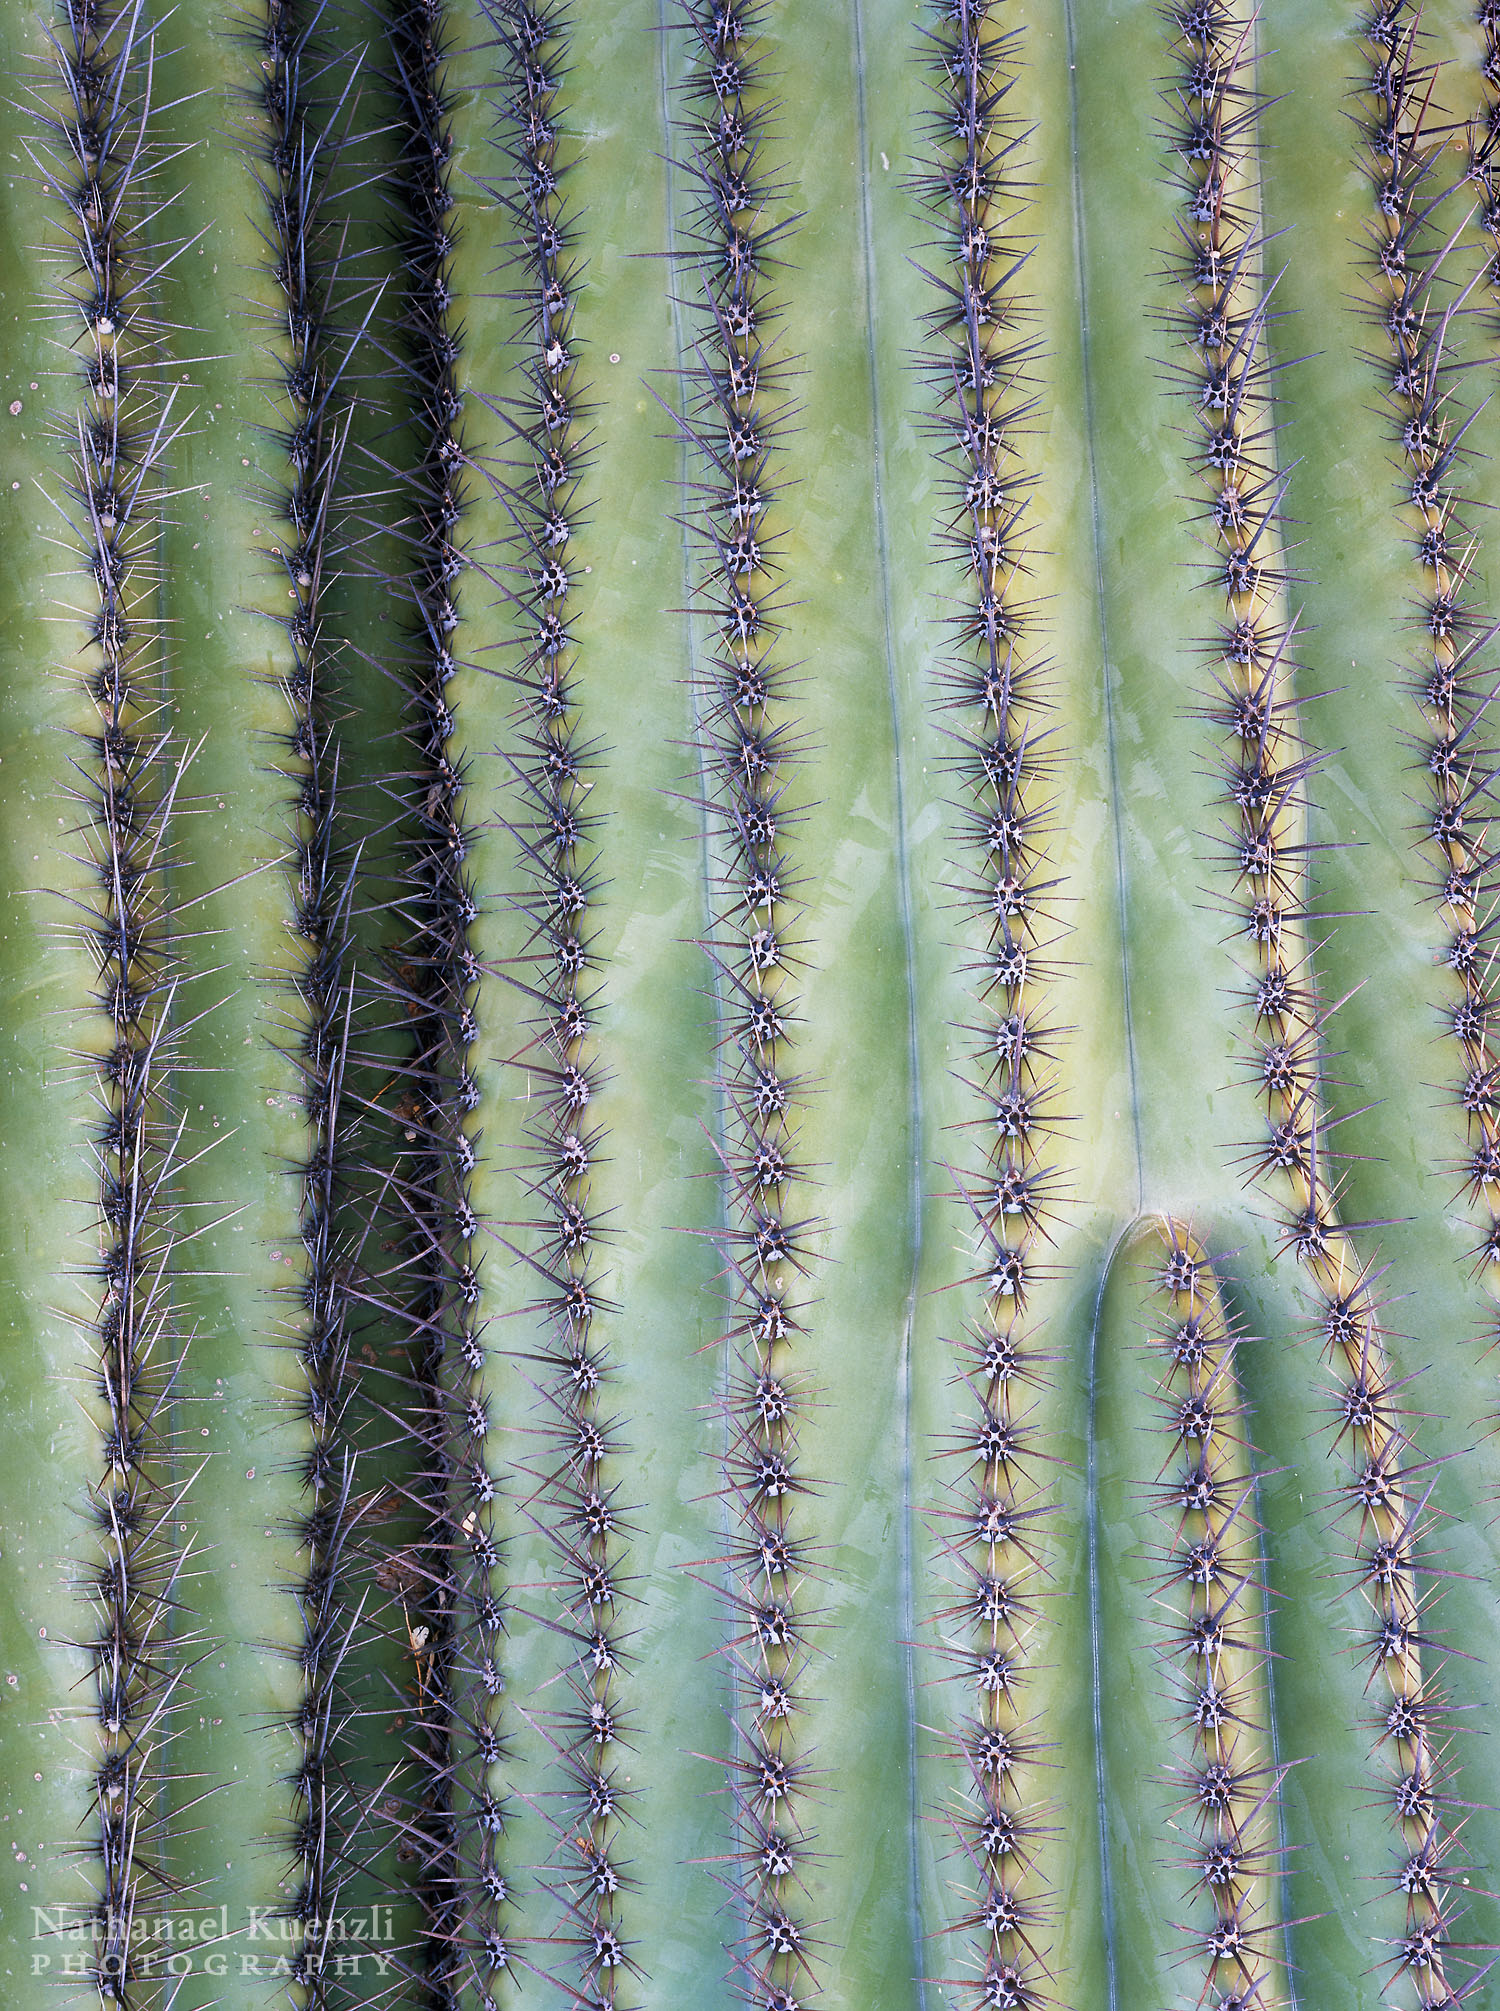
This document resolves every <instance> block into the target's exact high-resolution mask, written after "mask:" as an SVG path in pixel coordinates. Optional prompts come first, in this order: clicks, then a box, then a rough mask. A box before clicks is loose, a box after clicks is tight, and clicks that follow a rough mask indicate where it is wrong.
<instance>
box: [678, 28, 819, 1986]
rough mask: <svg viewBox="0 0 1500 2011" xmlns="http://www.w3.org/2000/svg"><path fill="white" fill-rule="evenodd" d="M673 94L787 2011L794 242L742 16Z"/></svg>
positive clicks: (739, 1868)
mask: <svg viewBox="0 0 1500 2011" xmlns="http://www.w3.org/2000/svg"><path fill="white" fill-rule="evenodd" d="M684 28H685V32H686V36H687V40H688V48H689V59H688V63H687V66H686V70H685V75H684V77H683V80H682V83H681V86H680V89H681V93H682V101H683V106H684V112H685V116H684V118H683V120H682V125H683V128H684V130H685V132H686V133H687V134H688V135H690V145H689V147H688V148H687V150H686V151H685V156H684V158H683V160H682V162H681V163H680V166H679V174H680V176H681V179H682V182H683V185H684V187H685V189H686V190H687V192H688V199H687V202H686V204H685V206H684V214H683V216H682V218H681V220H680V237H679V247H678V249H679V258H680V262H681V267H682V268H686V269H688V270H690V271H691V272H692V273H693V274H694V275H695V277H696V280H697V287H696V290H695V292H694V294H693V295H692V297H691V299H690V306H691V308H692V309H693V310H694V311H695V313H696V325H695V328H694V332H693V335H692V337H691V341H690V345H689V349H688V353H687V354H686V355H685V356H684V358H683V361H682V380H683V387H684V397H685V401H686V402H685V409H684V410H683V411H682V413H681V414H680V415H679V417H678V422H677V423H678V426H679V430H680V433H681V436H682V439H683V441H684V443H685V445H686V447H687V450H688V464H689V471H690V472H689V479H688V485H687V496H688V503H689V508H688V511H687V514H686V517H685V519H684V521H685V523H686V525H687V527H688V531H689V535H690V537H691V539H692V541H693V543H694V545H695V546H696V549H697V553H698V555H699V556H698V562H697V564H696V566H695V569H694V570H695V578H694V599H695V607H694V609H693V614H694V616H695V617H696V627H697V630H698V635H697V642H696V654H697V657H698V664H697V668H696V671H695V687H696V694H697V717H698V743H699V744H698V756H699V764H700V775H701V778H702V784H703V788H704V805H705V809H706V812H707V815H708V818H709V823H710V846H711V852H712V860H713V865H712V885H713V887H714V889H715V890H716V894H717V901H718V905H717V910H716V913H715V916H714V926H713V929H712V932H711V934H710V936H709V937H708V939H707V940H706V942H705V949H706V950H707V953H708V956H709V958H710V959H711V962H712V967H713V970H714V972H715V976H716V981H717V987H718V992H719V1001H720V1014H721V1028H722V1031H721V1038H720V1054H721V1076H720V1081H719V1095H720V1104H721V1111H722V1125H723V1131H722V1139H723V1142H722V1146H721V1152H722V1158H723V1167H724V1193H725V1202H726V1211H727V1221H726V1224H725V1226H724V1228H723V1229H722V1231H721V1232H720V1246H721V1249H722V1252H723V1257H724V1267H725V1268H724V1277H725V1280H726V1289H727V1297H728V1301H729V1314H728V1320H727V1323H726V1330H725V1336H724V1347H725V1355H726V1361H727V1365H728V1366H727V1380H726V1386H725V1389H724V1392H723V1403H724V1412H725V1451H724V1457H723V1468H722V1495H721V1498H722V1500H723V1503H724V1512H725V1520H726V1534H727V1548H726V1552H725V1555H724V1557H723V1558H721V1559H720V1560H718V1569H719V1570H720V1571H721V1572H722V1573H723V1574H724V1575H723V1577H722V1579H721V1580H720V1583H721V1584H722V1587H723V1595H724V1598H725V1601H726V1606H727V1612H728V1625H729V1646H728V1652H729V1655H730V1657H731V1660H732V1677H731V1680H732V1683H733V1691H734V1695H733V1724H734V1742H733V1747H732V1750H731V1751H730V1753H729V1754H728V1755H727V1756H726V1758H725V1761H724V1765H725V1769H726V1774H727V1781H728V1789H729V1794H730V1797H731V1800H732V1806H733V1810H734V1816H733V1829H732V1836H733V1844H732V1850H733V1856H732V1858H731V1860H730V1862H731V1864H732V1866H733V1871H732V1874H731V1875H730V1877H729V1878H728V1880H727V1883H728V1886H729V1890H730V1896H731V1902H732V1904H733V1905H734V1907H735V1909H736V1911H737V1913H738V1915H739V1943H738V1948H737V1951H736V1967H737V1969H738V1970H739V1971H740V1973H741V1975H742V1977H743V1979H744V1982H743V1988H744V1990H745V1993H746V1996H747V2000H748V2001H750V2002H751V2003H753V2004H755V2005H756V2006H757V2007H758V2011H797V2007H799V2006H803V2005H807V2004H809V2003H811V2002H813V2001H814V2000H815V1998H816V1996H817V1991H818V1986H817V1979H816V1975H815V1971H814V1965H813V1946H812V1941H811V1938H810V1928H809V1923H808V1922H807V1921H806V1920H805V1919H804V1918H803V1898H804V1886H803V1879H804V1878H805V1876H806V1869H807V1866H808V1863H809V1853H810V1834H809V1830H808V1804H809V1799H810V1794H811V1790H812V1785H813V1777H812V1767H811V1755H810V1753H809V1751H808V1750H807V1747H806V1743H805V1740H804V1739H803V1738H802V1737H801V1736H800V1735H799V1700H800V1697H801V1693H802V1690H803V1686H804V1684H805V1683H806V1682H807V1680H808V1677H809V1670H810V1663H811V1656H812V1644H811V1641H810V1639H809V1616H808V1614H807V1612H806V1610H805V1608H806V1600H807V1581H808V1579H809V1576H810V1575H811V1573H812V1571H813V1569H814V1565H813V1553H812V1548H811V1545H810V1543H809V1532H808V1529H807V1526H806V1523H807V1515H808V1506H809V1502H810V1500H811V1498H812V1497H813V1496H814V1494H815V1493H816V1483H815V1481H814V1479H813V1477H812V1476H811V1475H810V1474H809V1473H808V1472H807V1471H806V1468H805V1466H804V1464H803V1462H802V1460H801V1458H800V1457H799V1448H798V1440H797V1417H798V1410H799V1407H800V1406H802V1405H803V1404H804V1403H805V1402H806V1401H807V1400H808V1397H809V1394H810V1389H809V1384H808V1379H807V1375H806V1372H805V1370H803V1369H801V1368H799V1366H798V1365H797V1355H798V1349H799V1345H801V1344H805V1342H806V1339H807V1335H808V1325H807V1318H806V1316H807V1313H808V1305H807V1301H806V1299H805V1296H804V1295H803V1293H802V1291H801V1281H802V1280H804V1279H805V1278H807V1277H808V1276H809V1274H810V1272H811V1270H812V1268H813V1266H814V1263H815V1242H816V1236H817V1231H818V1223H817V1221H816V1220H815V1219H814V1218H813V1217H812V1216H810V1215H808V1214H807V1213H805V1212H804V1209H805V1203H803V1202H802V1201H801V1195H802V1194H803V1193H804V1192H805V1189H806V1176H805V1174H804V1172H803V1171H802V1169H801V1168H800V1167H799V1165H798V1163H797V1157H796V1143H797V1131H798V1110H799V1104H800V1101H801V1099H802V1097H803V1095H804V1093H805V1092H804V1090H803V1088H802V1085H801V1084H800V1083H799V1081H798V1079H797V1078H796V1076H795V1075H794V1074H790V1073H789V1072H788V1064H789V1061H790V1059H791V1056H792V1052H793V1043H794V1040H795V1035H796V1025H797V1003H798V997H797V970H798V963H799V950H798V933H797V931H798V920H799V916H800V912H801V911H800V908H799V906H798V903H797V899H796V891H795V874H794V865H793V859H792V855H791V852H790V848H789V839H790V838H791V836H792V834H793V832H794V830H795V826H796V824H797V821H798V818H797V811H796V808H795V800H794V797H793V794H792V781H793V776H794V773H795V770H796V766H797V762H798V757H799V754H800V752H801V743H800V739H799V734H798V728H797V720H796V716H795V712H794V710H793V708H792V706H791V704H790V702H789V693H788V681H789V680H788V667H787V666H786V664H785V662H784V661H783V652H784V634H785V620H784V613H783V607H782V601H781V596H780V593H779V589H778V586H777V574H778V570H779V567H778V559H777V546H778V539H779V535H780V530H781V521H782V518H781V511H780V508H779V494H778V488H777V482H778V468H779V462H780V459H781V448H780V442H781V438H782V435H783V433H784V432H785V430H786V428H787V427H788V425H789V424H790V421H791V419H792V414H793V407H792V401H791V397H790V393H789V388H788V379H789V375H790V371H791V363H790V360H789V358H788V357H787V355H786V353H785V350H784V348H783V346H782V345H781V343H780V341H779V340H778V333H777V327H776V323H777V318H778V316H777V309H776V306H775V302H774V273H775V268H776V265H777V260H778V248H779V246H780V244H781V242H782V240H783V239H784V238H785V236H786V234H787V233H788V232H789V231H790V230H791V229H792V228H793V226H794V223H795V218H793V217H790V216H788V215H787V214H785V212H784V209H783V207H782V204H781V200H780V196H781V191H780V187H779V184H778V182H777V181H776V179H775V178H774V175H773V173H772V172H771V164H770V161H769V159H768V153H769V149H770V145H771V136H772V134H773V133H774V130H775V114H776V105H775V101H774V99H773V98H772V96H771V95H770V93H769V92H768V91H767V90H766V88H765V85H764V81H763V78H762V75H761V71H762V65H763V62H764V59H765V49H764V42H763V37H762V29H763V18H762V10H761V9H760V8H759V7H756V6H754V5H751V6H743V5H740V4H737V0H730V4H727V5H724V4H721V5H704V6H694V5H690V6H689V7H688V8H687V9H686V10H685V15H684Z"/></svg>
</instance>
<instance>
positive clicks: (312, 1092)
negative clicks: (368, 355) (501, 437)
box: [250, 0, 358, 2011]
mask: <svg viewBox="0 0 1500 2011" xmlns="http://www.w3.org/2000/svg"><path fill="white" fill-rule="evenodd" d="M317 11H318V10H316V9H314V10H309V9H307V8H306V7H304V6H302V5H300V4H299V0H269V4H268V6H267V8H266V13H265V19H264V22H263V23H262V24H260V26H259V29H258V32H257V33H256V35H255V36H254V38H253V41H252V42H251V45H250V46H251V50H252V53H253V57H254V60H255V63H256V69H257V72H258V78H257V84H256V86H255V87H254V88H253V89H252V92H251V104H250V118H251V122H252V127H253V134H254V138H253V144H254V146H255V148H256V153H257V155H258V162H257V165H256V167H255V170H254V171H255V176H256V180H257V183H258V185H259V187H260V191H261V194H262V197H263V201H264V223H263V225H262V233H263V236H264V239H265V243H266V247H267V252H268V254H269V258H270V263H271V270H272V273H273V276H274V278H275V281H276V285H277V290H278V294H279V301H278V312H277V316H276V322H275V326H274V328H273V330H272V351H273V354H274V355H275V357H276V359H277V362H278V365H279V370H280V381H279V383H278V384H276V385H274V386H273V390H272V396H273V401H274V404H275V406H276V408H277V413H278V417H279V418H280V419H281V420H282V421H283V422H284V424H283V425H282V427H281V428H280V429H273V431H272V434H271V441H272V445H273V446H274V447H275V448H276V449H278V450H279V459H280V464H281V470H282V480H281V482H280V484H279V485H278V486H277V488H276V489H275V490H274V491H273V493H272V496H271V498H270V500H271V502H272V503H273V505H274V506H275V507H276V509H277V511H278V513H279V514H280V516H281V518H282V521H283V526H284V528H283V531H282V534H281V540H280V542H279V543H278V544H277V545H276V546H275V547H274V549H273V551H272V552H271V553H270V554H269V556H270V557H271V559H272V561H273V563H274V567H275V572H274V577H275V579H276V581H277V586H278V590H279V593H278V597H280V596H281V594H284V596H285V600H289V601H290V602H291V609H290V612H289V613H286V614H283V613H281V612H280V610H279V609H278V611H277V612H276V614H275V616H274V617H273V618H274V619H275V620H276V622H277V623H278V625H279V626H280V627H282V628H283V629H284V630H285V632H286V637H287V642H288V646H289V653H290V667H289V668H288V670H287V672H286V674H285V676H284V679H283V684H282V690H283V695H284V697H285V699H286V705H287V711H288V714H289V721H288V729H287V734H286V742H285V748H286V760H287V771H286V772H287V775H288V779H289V780H290V782H291V784H292V788H293V795H292V800H291V803H290V806H289V809H290V820H289V821H290V823H291V826H292V834H293V846H292V862H291V863H292V880H291V896H292V912H291V918H290V932H291V936H292V940H293V945H294V947H293V962H292V965H291V968H290V970H289V971H288V974H287V983H288V989H289V991H290V992H291V994H292V999H293V1007H292V1011H291V1014H290V1015H289V1018H290V1025H289V1028H288V1039H287V1051H288V1053H289V1055H290V1057H291V1059H292V1061H293V1064H294V1066H295V1068H296V1071H297V1076H298V1080H299V1085H300V1095H301V1101H302V1109H303V1114H304V1118H305V1122H306V1142H305V1156H304V1158H303V1162H302V1166H301V1168H300V1175H301V1211H300V1216H301V1220H300V1226H301V1232H302V1275H301V1278H300V1280H299V1283H298V1286H297V1315H296V1320H295V1325H294V1328H293V1332H292V1336H291V1341H290V1345H291V1346H292V1348H293V1350H294V1351H295V1354H296V1357H297V1363H298V1368H299V1371H300V1383H299V1387H298V1390H297V1395H296V1404H297V1409H298V1413H299V1415H300V1416H301V1418H302V1421H303V1425H304V1428H305V1431H306V1449H305V1452H304V1455H303V1473H302V1477H303V1484H304V1487H305V1489H306V1496H307V1510H306V1514H305V1516H304V1518H303V1523H302V1528H301V1532H300V1534H301V1540H302V1548H303V1553H304V1557H305V1563H304V1565H303V1569H302V1577H301V1581H300V1583H299V1584H298V1585H297V1587H296V1597H297V1602H298V1607H299V1610H300V1614H301V1621H302V1642H301V1662H302V1674H303V1683H304V1689H303V1699H302V1705H301V1710H300V1713H299V1715H298V1718H297V1721H296V1723H295V1724H294V1726H293V1727H292V1729H293V1731H294V1733H295V1735H296V1737H297V1739H298V1742H299V1747H300V1751H299V1757H298V1763H297V1766H296V1768H295V1770H294V1773H293V1788H294V1792H295V1796H296V1805H295V1812H294V1817H293V1823H292V1833H291V1843H292V1847H293V1851H294V1853H295V1857H296V1861H297V1863H298V1866H299V1872H298V1878H297V1883H296V1886H295V1889H294V1891H293V1893H292V1896H291V1898H290V1900H289V1902H288V1907H289V1911H290V1913H291V1916H292V1918H293V1919H295V1920H297V1921H300V1922H301V1923H302V1925H303V1941H302V1945H301V1947H300V1948H299V1949H298V1950H297V1952H296V1954H295V1955H294V1956H293V1957H292V1958H291V1962H292V1968H293V1972H294V1976H295V1980H296V1981H297V1982H298V1983H300V1984H301V1985H302V1987H303V1988H304V1989H305V1991H306V1992H307V2002H308V2005H309V2007H310V2011H321V2007H322V2006H323V2005H324V2004H326V2003H327V2002H328V2001H329V1987H330V1986H329V1981H328V1975H329V1971H330V1969H331V1968H333V1967H334V1966H335V1965H334V1964H331V1963H330V1962H329V1961H328V1959H327V1958H328V1953H329V1947H328V1936H329V1934H330V1932H331V1931H332V1928H333V1923H334V1917H335V1915H336V1913H337V1910H338V1890H339V1885H340V1882H341V1878H342V1875H343V1872H342V1866H341V1847H342V1843H343V1840H344V1832H345V1820H344V1814H343V1810H344V1804H345V1801H346V1796H345V1794H344V1792H343V1790H342V1787H341V1783H340V1768H339V1761H338V1758H337V1756H336V1755H335V1753H334V1750H333V1748H334V1741H335V1737H336V1734H337V1733H338V1731H339V1730H340V1728H341V1726H342V1724H343V1722H344V1718H345V1714H346V1712H347V1710H348V1699H347V1697H346V1696H345V1695H344V1693H343V1691H342V1689H341V1685H340V1680H339V1678H340V1669H341V1665H342V1663H343V1660H344V1656H345V1653H346V1651H347V1648H348V1645H349V1636H350V1632H351V1628H352V1622H351V1616H350V1613H349V1611H348V1609H349V1606H350V1599H349V1574H350V1570H351V1566H352V1564H353V1561H354V1551H355V1548H356V1540H355V1529H356V1523H357V1519H358V1502H357V1499H356V1494H355V1458H354V1441H353V1432H352V1428H351V1415H350V1414H351V1406H352V1403H353V1401H354V1392H353V1384H352V1379H351V1377H350V1373H349V1345H350V1324H349V1323H350V1304H349V1297H348V1290H347V1281H348V1276H349V1268H350V1251H349V1248H348V1245H349V1230H348V1222H347V1216H346V1213H345V1198H346V1190H347V1184H348V1173H349V1159H350V1133H351V1130H352V1121H351V1120H352V1112H351V1109H350V1102H349V1099H348V1098H347V1097H346V1093H345V1071H346V1066H347V1063H348V1052H349V1035H350V1021H351V1011H352V1005H353V999H352V990H351V986H352V969H351V944H350V920H351V913H350V910H351V895H352V884H351V883H352V867H351V862H350V860H349V858H348V856H347V853H348V848H347V844H346V843H345V842H344V840H343V838H342V834H341V830H340V818H339V814H338V812H339V774H338V771H339V741H338V734H337V727H336V723H335V722H336V708H335V705H334V702H333V701H334V697H335V691H334V685H333V664H332V662H331V660H330V659H331V658H332V656H333V653H334V652H333V645H332V643H331V640H330V638H329V636H328V634H327V632H326V628H325V619H324V608H323V594H324V590H325V586H326V585H327V584H328V583H329V581H330V578H331V576H332V573H333V570H334V568H335V567H336V565H337V563H338V550H339V542H340V522H339V510H338V506H337V500H336V487H337V483H338V480H339V475H340V469H341V464H342V459H343V449H344V442H345V438H346V434H347V427H348V406H349V399H348V395H347V393H345V392H343V391H342V390H341V379H342V377H343V365H344V364H345V363H346V362H347V351H346V352H345V354H344V355H343V356H340V355H339V354H338V353H337V351H336V348H335V334H334V330H333V328H332V326H331V322H330V314H331V304H332V303H331V296H332V294H333V291H334V289H335V288H336V286H337V282H338V276H339V275H338V258H337V254H336V252H331V251H330V247H329V243H328V240H329V236H330V231H329V227H328V224H327V221H326V219H325V217H324V208H325V204H326V200H327V197H328V193H329V175H330V172H331V170H332V168H333V165H334V161H335V158H336V154H337V148H336V146H335V142H334V140H333V137H332V133H331V131H330V128H329V126H328V124H327V123H326V121H327V117H328V113H329V109H330V107H329V103H328V98H329V95H330V93H331V91H333V90H334V89H336V85H337V82H338V81H339V72H338V70H337V69H335V68H333V67H332V66H331V65H330V63H329V60H328V58H327V57H326V56H325V53H324V52H323V51H322V50H321V49H320V48H319V47H318V45H317V42H316V40H315V37H314V25H315V16H316V13H317ZM352 81H353V80H352V77H350V78H349V79H348V80H347V83H346V92H345V95H346V96H347V93H348V91H349V89H352ZM285 600H283V605H285Z"/></svg>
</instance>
